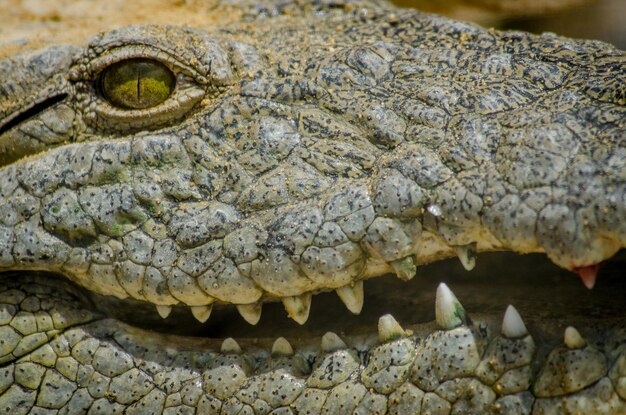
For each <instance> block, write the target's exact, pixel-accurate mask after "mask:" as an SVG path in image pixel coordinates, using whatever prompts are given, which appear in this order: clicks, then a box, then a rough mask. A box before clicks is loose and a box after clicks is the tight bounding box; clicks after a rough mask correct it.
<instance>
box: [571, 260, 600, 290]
mask: <svg viewBox="0 0 626 415" xmlns="http://www.w3.org/2000/svg"><path fill="white" fill-rule="evenodd" d="M599 268H600V265H599V264H595V265H588V266H586V267H580V268H576V272H577V273H578V276H579V277H580V280H581V281H582V282H583V284H585V287H587V288H589V289H592V288H593V286H594V285H596V277H597V276H598V269H599Z"/></svg>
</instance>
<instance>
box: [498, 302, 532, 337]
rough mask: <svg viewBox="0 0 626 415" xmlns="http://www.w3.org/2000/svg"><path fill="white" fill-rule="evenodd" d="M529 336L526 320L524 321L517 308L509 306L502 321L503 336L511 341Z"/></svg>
mask: <svg viewBox="0 0 626 415" xmlns="http://www.w3.org/2000/svg"><path fill="white" fill-rule="evenodd" d="M527 334H528V330H526V325H525V324H524V320H522V317H521V316H520V315H519V313H518V312H517V310H516V309H515V307H513V306H512V305H509V306H508V307H507V308H506V311H505V312H504V318H503V319H502V335H503V336H504V337H508V338H509V339H519V338H520V337H524V336H526V335H527Z"/></svg>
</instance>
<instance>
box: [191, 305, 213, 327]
mask: <svg viewBox="0 0 626 415" xmlns="http://www.w3.org/2000/svg"><path fill="white" fill-rule="evenodd" d="M212 310H213V304H210V305H198V306H192V307H191V314H193V316H194V317H195V318H196V320H198V321H199V322H200V323H206V321H207V320H208V319H209V316H210V315H211V311H212Z"/></svg>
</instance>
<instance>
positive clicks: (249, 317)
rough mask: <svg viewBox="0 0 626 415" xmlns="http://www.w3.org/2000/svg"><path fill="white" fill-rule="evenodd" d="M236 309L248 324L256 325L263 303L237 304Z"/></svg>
mask: <svg viewBox="0 0 626 415" xmlns="http://www.w3.org/2000/svg"><path fill="white" fill-rule="evenodd" d="M237 311H239V314H241V317H243V319H244V320H246V321H247V322H248V324H251V325H253V326H254V325H256V324H257V323H258V322H259V320H260V319H261V311H263V303H261V302H260V301H259V302H258V303H252V304H237Z"/></svg>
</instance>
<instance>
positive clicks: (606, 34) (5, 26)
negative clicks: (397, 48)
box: [0, 0, 626, 58]
mask: <svg viewBox="0 0 626 415" xmlns="http://www.w3.org/2000/svg"><path fill="white" fill-rule="evenodd" d="M396 1H397V2H398V3H399V4H401V5H402V6H403V7H417V8H420V9H422V10H426V11H432V12H437V13H442V14H447V15H449V16H452V17H454V18H459V19H464V20H472V21H475V22H477V23H480V24H483V25H485V26H489V27H497V28H510V29H520V30H528V31H532V32H538V33H539V32H543V31H552V32H555V33H558V34H562V35H566V36H571V37H581V38H591V39H600V40H604V41H607V42H610V43H613V44H615V45H617V46H618V47H620V48H622V49H626V1H624V0H597V1H589V0H437V1H434V0H396ZM217 3H218V1H217V0H134V1H128V0H106V1H100V0H0V58H2V57H4V56H7V55H10V54H12V53H15V52H17V51H19V50H24V49H31V48H37V47H41V46H44V45H49V44H58V43H82V42H85V40H86V39H87V38H89V37H90V36H91V35H93V34H94V33H97V32H99V31H106V30H110V29H112V28H115V27H120V26H125V25H129V24H133V23H147V22H150V23H161V24H176V25H186V26H196V27H206V26H207V25H210V24H211V23H212V22H216V21H219V22H222V23H223V22H227V21H229V20H233V19H237V18H238V16H239V12H238V10H237V9H236V8H235V7H232V6H218V5H217ZM222 3H224V2H222ZM581 3H585V4H581ZM557 4H565V5H566V6H567V7H566V8H565V9H564V10H558V9H559V7H557Z"/></svg>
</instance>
